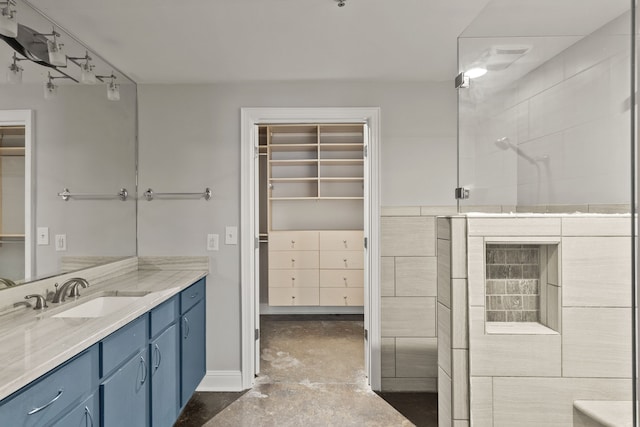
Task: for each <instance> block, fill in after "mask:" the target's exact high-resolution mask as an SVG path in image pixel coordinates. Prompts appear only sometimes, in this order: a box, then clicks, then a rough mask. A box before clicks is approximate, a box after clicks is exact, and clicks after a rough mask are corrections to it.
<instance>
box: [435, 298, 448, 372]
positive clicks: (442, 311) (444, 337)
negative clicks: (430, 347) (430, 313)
mask: <svg viewBox="0 0 640 427" xmlns="http://www.w3.org/2000/svg"><path fill="white" fill-rule="evenodd" d="M438 366H440V368H441V369H443V370H444V371H445V372H446V373H447V374H448V375H451V311H449V309H448V308H447V307H445V306H444V305H443V304H441V303H438Z"/></svg>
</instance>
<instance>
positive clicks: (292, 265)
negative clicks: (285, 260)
mask: <svg viewBox="0 0 640 427" xmlns="http://www.w3.org/2000/svg"><path fill="white" fill-rule="evenodd" d="M295 266H296V260H295V259H294V258H291V267H295Z"/></svg>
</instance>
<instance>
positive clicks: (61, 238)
mask: <svg viewBox="0 0 640 427" xmlns="http://www.w3.org/2000/svg"><path fill="white" fill-rule="evenodd" d="M55 242H56V251H66V250H67V235H66V234H56V240H55Z"/></svg>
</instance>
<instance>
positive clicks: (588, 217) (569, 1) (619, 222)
mask: <svg viewBox="0 0 640 427" xmlns="http://www.w3.org/2000/svg"><path fill="white" fill-rule="evenodd" d="M635 15H636V5H635V1H634V0H488V1H487V2H486V6H485V8H484V9H483V10H482V12H481V13H480V14H479V15H478V16H477V17H476V18H475V19H474V20H473V21H472V22H471V24H470V25H469V26H468V27H467V28H466V29H465V31H464V32H463V33H462V34H461V35H460V37H459V38H458V72H459V73H461V74H460V75H459V76H458V78H456V86H457V87H458V187H459V188H462V189H464V190H468V191H465V192H463V193H466V195H463V196H462V198H460V199H459V200H458V210H459V212H460V213H461V214H468V216H469V217H470V218H472V220H469V221H468V222H467V224H471V223H472V222H473V218H476V221H477V220H478V218H484V217H491V221H493V222H492V224H510V225H509V227H512V228H508V229H507V228H505V230H506V231H505V234H504V235H500V234H499V232H496V233H497V234H493V236H499V237H486V236H482V237H478V236H479V235H480V234H482V233H480V232H479V231H478V230H474V233H475V234H472V233H471V231H469V230H468V232H469V236H472V237H468V244H469V245H473V244H476V243H478V242H481V243H478V244H479V245H481V246H478V248H481V249H482V250H480V249H478V250H476V252H475V255H474V253H472V252H471V249H469V253H468V257H469V258H468V260H470V261H469V262H470V264H469V271H468V273H469V283H468V285H467V286H468V294H469V295H470V296H469V298H470V301H469V303H468V307H467V308H468V313H469V331H470V336H471V338H470V344H469V360H470V361H472V362H473V361H474V360H480V359H481V360H484V361H487V360H488V361H490V360H491V356H492V354H494V355H495V354H498V353H500V352H501V351H502V352H505V354H516V353H514V352H513V351H512V349H510V348H509V346H510V345H514V349H516V348H517V346H518V345H525V346H526V345H533V344H532V343H534V342H541V343H543V342H544V343H549V348H550V349H553V351H554V352H556V353H554V354H550V353H547V354H546V355H545V356H548V358H547V359H545V360H546V361H548V362H549V363H548V365H543V364H542V363H541V362H540V360H541V359H540V358H537V359H536V356H535V355H532V356H531V360H524V359H526V357H524V359H523V360H519V361H518V364H520V365H518V364H516V363H515V361H513V366H512V365H508V366H493V365H491V363H489V362H487V364H486V365H485V364H483V365H482V366H480V365H479V364H477V363H476V365H475V366H474V363H471V364H470V368H469V373H468V375H469V384H470V392H469V394H470V397H469V405H470V411H469V413H468V417H469V418H468V419H470V421H471V424H472V425H473V424H478V425H485V424H484V423H488V424H487V425H495V426H502V425H504V426H507V425H522V426H538V425H551V424H553V425H574V426H582V425H590V424H588V422H590V421H589V419H588V418H589V415H585V414H588V413H589V412H590V411H592V410H594V409H593V408H594V407H597V405H600V403H596V404H594V403H592V402H594V401H595V402H604V403H603V405H604V406H607V405H609V404H611V405H619V406H614V409H611V410H610V412H611V413H615V414H617V415H618V416H619V417H622V418H623V419H624V422H628V423H629V424H628V425H639V424H637V422H638V417H637V384H638V381H637V369H636V367H637V364H638V359H637V351H636V347H637V346H636V341H637V339H636V338H637V337H638V332H637V328H636V316H635V314H636V313H635V307H636V302H635V295H636V289H637V286H636V283H635V282H636V277H635V270H636V264H637V260H636V249H635V248H636V242H635V238H634V237H633V236H634V235H635V234H636V233H637V230H636V229H635V228H634V225H633V223H632V220H631V218H633V217H634V216H635V213H636V206H635V204H636V200H637V196H636V194H635V191H636V189H637V188H638V187H637V186H636V184H635V182H634V180H635V179H636V177H635V175H636V173H635V170H636V161H635V160H636V158H635V157H636V150H635V144H636V140H637V135H636V128H635V123H634V122H635V120H637V119H636V105H635V98H636V93H635V92H636V89H635V81H634V79H635V78H636V77H637V76H636V68H634V67H635V61H636V55H635V52H634V43H636V42H635V37H636V35H637V31H636V28H635V21H636V20H635V19H632V18H634V16H635ZM636 44H637V43H636ZM632 74H633V77H634V78H633V79H632ZM460 193H461V192H460V191H458V192H457V194H460ZM514 217H515V218H533V220H531V221H529V222H527V221H525V220H522V221H521V220H519V219H518V220H514V219H513V218H514ZM493 218H495V220H494V219H493ZM501 218H503V219H504V221H511V222H508V223H507V222H505V223H500V221H501ZM514 221H521V222H518V223H517V224H534V223H535V224H538V226H540V224H543V223H544V224H547V225H548V224H551V225H550V226H549V229H548V230H557V231H549V232H548V233H546V231H545V232H542V231H541V229H538V230H537V231H536V230H533V228H534V227H535V226H533V225H530V226H529V227H530V228H531V229H529V230H525V229H524V228H523V230H524V231H523V232H522V233H519V232H514V231H513V230H514V229H513V227H515V225H514V224H516V223H515V222H514ZM545 221H552V223H547V222H545ZM553 221H555V222H553ZM554 224H557V227H556V225H554ZM545 226H546V225H545ZM496 227H499V226H496ZM523 227H526V226H523ZM554 227H556V228H554ZM505 236H506V237H505ZM518 236H536V237H534V238H525V237H523V238H520V237H518ZM527 239H529V240H527ZM509 245H516V246H513V247H510V246H509ZM518 245H522V247H520V246H518ZM526 245H541V246H539V247H540V248H543V249H544V248H545V245H546V248H547V249H549V248H551V249H553V250H554V251H557V259H556V262H557V267H556V269H557V271H556V273H555V274H557V278H558V283H549V286H547V285H545V286H543V285H542V284H540V285H538V284H536V286H538V287H536V288H535V289H536V291H537V292H539V294H535V298H534V297H532V296H531V295H528V294H526V292H525V293H523V292H520V293H521V294H522V295H520V296H519V297H518V298H516V297H515V296H512V295H510V294H509V280H510V279H511V277H510V276H505V279H504V282H505V283H504V287H503V286H502V282H501V281H500V280H502V279H500V278H498V279H499V280H498V279H496V277H497V276H492V274H494V273H492V272H498V271H499V270H500V271H501V270H505V269H507V268H508V266H507V265H506V264H505V263H504V262H502V261H499V260H498V261H496V259H493V258H492V261H491V262H489V261H488V259H487V258H488V256H489V255H488V254H489V253H491V254H493V253H494V252H495V253H498V254H500V253H502V252H505V251H507V252H508V251H512V252H515V249H513V248H514V247H515V248H518V249H519V250H521V249H522V248H525V249H526V248H528V246H526ZM469 247H470V248H471V246H469ZM478 254H480V255H478ZM476 255H477V256H479V257H480V258H481V259H482V262H484V266H483V268H482V269H476V270H477V272H479V273H478V274H484V273H485V272H486V276H484V277H482V280H483V281H485V282H484V284H481V285H479V286H477V287H476V288H473V286H472V284H471V277H472V276H471V274H472V273H473V271H472V270H471V269H472V264H471V257H472V256H476ZM483 257H484V259H483ZM541 259H542V258H541ZM489 264H491V265H489ZM502 264H505V265H504V266H503V265H502ZM507 264H508V263H507ZM474 268H475V267H474ZM540 268H541V269H544V268H549V264H547V263H544V262H541V264H540ZM505 271H506V270H505ZM509 271H511V270H509ZM495 274H498V273H495ZM509 274H510V273H509ZM536 277H537V276H536ZM485 278H486V280H485ZM519 279H522V280H524V279H526V278H524V279H523V278H519ZM474 286H475V285H474ZM472 288H473V289H475V290H477V289H481V291H478V292H476V293H472V290H473V289H472ZM503 288H504V289H503ZM521 288H522V287H521ZM545 289H546V290H547V291H548V292H547V295H546V296H545V295H544V292H546V291H545ZM520 290H521V291H522V289H520ZM474 292H475V291H474ZM472 296H473V298H474V299H473V300H471V298H472ZM514 298H515V299H514ZM525 298H528V299H530V300H531V301H532V303H531V307H530V308H531V310H530V311H531V312H532V313H533V314H531V316H529V317H531V319H533V320H531V319H528V318H527V316H525V315H528V314H530V313H526V311H527V308H526V307H524V308H523V309H522V308H521V309H519V310H520V311H522V312H523V313H520V312H517V310H511V312H509V310H510V309H511V307H507V305H508V304H507V302H506V301H507V299H508V301H509V302H510V303H511V302H513V301H516V300H517V301H520V300H521V299H525ZM545 300H546V301H547V302H546V303H545V304H547V307H550V306H551V305H549V304H550V303H549V301H553V304H554V305H553V307H554V310H556V312H554V313H553V322H547V323H545V322H543V321H542V320H541V319H542V317H544V310H543V309H544V308H545V307H542V306H541V305H542V304H543V303H542V302H540V301H545ZM513 304H516V303H515V302H513ZM489 309H490V310H489ZM536 310H537V312H536ZM541 313H542V314H541ZM556 313H557V315H556ZM536 316H537V317H536ZM510 318H511V325H508V323H509V322H510ZM515 318H518V320H522V321H524V322H525V323H526V321H527V320H529V321H530V322H529V323H530V324H531V325H533V324H539V325H540V324H541V325H542V326H543V327H539V328H537V329H530V331H534V332H531V333H530V334H529V335H527V334H526V333H523V332H518V331H522V330H524V326H523V325H522V324H516V323H515V322H516V321H517V320H513V319H515ZM520 318H522V319H520ZM500 322H503V323H500ZM550 323H553V324H552V325H551V326H549V324H550ZM514 325H515V326H514ZM508 328H514V329H508ZM492 331H502V332H500V333H501V334H502V335H501V336H498V334H497V333H494V332H492ZM504 331H509V332H504ZM514 331H515V332H514ZM536 331H543V332H536ZM474 334H475V335H474ZM492 334H493V335H492ZM541 334H546V337H544V336H542V335H541ZM487 342H491V343H492V345H491V346H487V347H486V348H485V347H483V346H482V345H484V343H487ZM474 343H475V348H474ZM478 343H480V344H482V345H479V344H478ZM516 344H517V345H516ZM502 346H504V348H503V347H502ZM533 347H534V348H535V346H533ZM496 348H498V349H499V350H495V349H496ZM483 351H486V352H487V354H484V355H481V356H478V353H479V352H480V353H481V352H483ZM492 352H498V353H492ZM474 353H475V355H474ZM527 357H528V356H527ZM545 363H546V362H545ZM520 366H529V367H534V366H535V369H533V368H532V370H531V371H530V372H533V371H535V374H531V373H527V374H521V371H522V372H524V370H521V369H520ZM538 368H540V369H538ZM509 369H511V371H509ZM536 369H538V370H536ZM483 387H484V388H483ZM474 389H475V392H476V393H481V394H482V393H483V390H484V391H487V390H490V391H491V393H492V395H491V399H488V398H487V399H488V400H487V402H488V403H487V406H486V407H483V406H482V405H481V404H480V403H478V402H479V401H480V400H481V399H480V400H479V399H478V397H482V398H483V399H484V397H483V396H485V395H484V394H482V396H480V395H476V396H475V397H474ZM489 400H490V402H489ZM531 402H538V404H539V405H540V407H538V408H535V407H534V406H535V405H532V404H531ZM544 402H547V403H544ZM585 402H586V403H585ZM632 402H633V404H632ZM485 403H486V402H485ZM489 403H490V404H489ZM477 405H480V406H477ZM485 409H486V412H483V411H484V410H485ZM609 409H610V408H609ZM595 411H596V412H597V408H596V410H595ZM474 414H475V415H474ZM510 414H511V415H513V414H518V415H517V419H516V418H510V416H511V415H510ZM478 416H482V417H484V418H482V419H479V418H478V419H476V418H474V417H478ZM585 417H586V418H585ZM454 418H455V417H454ZM461 419H465V418H461ZM615 422H619V420H617V421H614V423H615ZM612 425H618V424H612ZM620 425H627V424H620Z"/></svg>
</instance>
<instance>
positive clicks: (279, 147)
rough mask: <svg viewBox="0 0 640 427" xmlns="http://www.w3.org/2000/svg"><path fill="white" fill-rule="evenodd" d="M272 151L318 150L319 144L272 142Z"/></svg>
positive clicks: (270, 146) (270, 147)
mask: <svg viewBox="0 0 640 427" xmlns="http://www.w3.org/2000/svg"><path fill="white" fill-rule="evenodd" d="M269 149H270V150H271V151H317V150H318V144H271V145H269Z"/></svg>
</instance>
